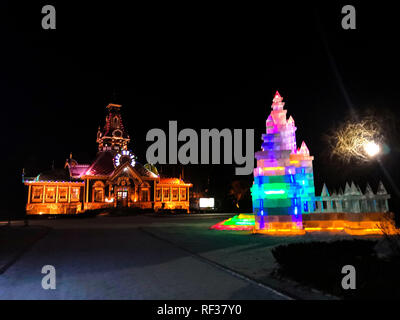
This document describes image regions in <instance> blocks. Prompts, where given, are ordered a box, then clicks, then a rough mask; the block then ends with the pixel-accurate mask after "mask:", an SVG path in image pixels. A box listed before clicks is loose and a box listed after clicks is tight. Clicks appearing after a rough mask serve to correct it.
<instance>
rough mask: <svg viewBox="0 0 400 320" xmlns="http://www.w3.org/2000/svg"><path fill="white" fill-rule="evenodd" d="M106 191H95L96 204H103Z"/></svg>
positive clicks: (99, 189) (98, 189)
mask: <svg viewBox="0 0 400 320" xmlns="http://www.w3.org/2000/svg"><path fill="white" fill-rule="evenodd" d="M103 195H104V190H103V188H96V189H94V201H95V202H103Z"/></svg>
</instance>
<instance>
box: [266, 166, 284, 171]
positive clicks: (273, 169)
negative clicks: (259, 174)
mask: <svg viewBox="0 0 400 320" xmlns="http://www.w3.org/2000/svg"><path fill="white" fill-rule="evenodd" d="M263 170H265V171H275V170H285V167H265V168H263Z"/></svg>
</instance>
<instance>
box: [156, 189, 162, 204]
mask: <svg viewBox="0 0 400 320" xmlns="http://www.w3.org/2000/svg"><path fill="white" fill-rule="evenodd" d="M161 192H162V189H161V188H157V189H156V201H161Z"/></svg>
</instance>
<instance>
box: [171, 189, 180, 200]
mask: <svg viewBox="0 0 400 320" xmlns="http://www.w3.org/2000/svg"><path fill="white" fill-rule="evenodd" d="M178 191H179V189H178V188H173V189H172V200H178V197H179V193H178Z"/></svg>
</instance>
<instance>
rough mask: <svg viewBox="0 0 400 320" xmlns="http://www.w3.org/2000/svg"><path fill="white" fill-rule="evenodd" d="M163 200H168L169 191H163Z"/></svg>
mask: <svg viewBox="0 0 400 320" xmlns="http://www.w3.org/2000/svg"><path fill="white" fill-rule="evenodd" d="M164 200H169V189H164Z"/></svg>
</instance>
